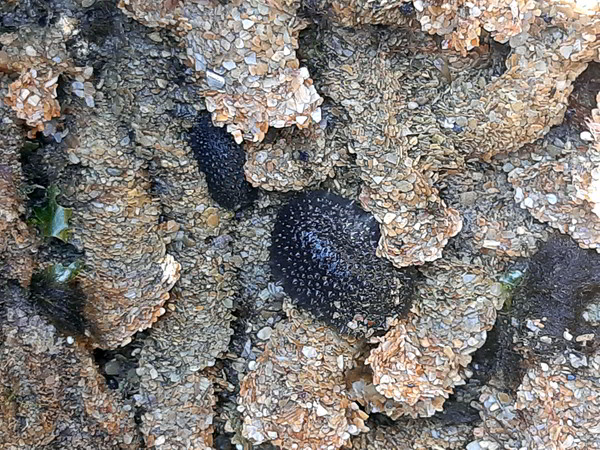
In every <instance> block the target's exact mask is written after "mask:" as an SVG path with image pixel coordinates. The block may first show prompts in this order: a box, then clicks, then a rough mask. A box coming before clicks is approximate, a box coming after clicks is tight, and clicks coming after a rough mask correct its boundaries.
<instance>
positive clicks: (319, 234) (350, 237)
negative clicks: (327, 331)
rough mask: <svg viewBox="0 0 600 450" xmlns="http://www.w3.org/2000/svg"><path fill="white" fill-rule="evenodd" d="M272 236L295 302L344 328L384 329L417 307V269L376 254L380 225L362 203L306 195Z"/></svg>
mask: <svg viewBox="0 0 600 450" xmlns="http://www.w3.org/2000/svg"><path fill="white" fill-rule="evenodd" d="M272 239H273V243H272V246H271V270H272V272H273V275H274V277H275V279H276V280H278V281H281V282H282V284H283V288H284V290H285V292H286V293H287V294H288V295H290V296H291V297H292V298H293V299H294V301H295V304H297V305H298V306H299V307H300V308H302V309H304V310H306V311H308V312H310V313H311V314H312V315H314V317H316V318H317V319H320V320H324V321H325V322H327V323H330V324H332V325H334V326H335V327H336V328H338V329H339V330H340V331H341V332H343V333H347V332H350V333H356V332H361V333H368V334H372V331H373V330H384V329H386V327H387V322H388V319H389V320H391V319H394V318H396V317H398V316H400V315H402V314H404V313H405V312H406V311H408V309H409V308H410V302H411V296H412V291H413V280H412V279H413V278H414V277H415V273H413V272H412V271H410V270H404V271H401V270H396V269H395V268H394V267H393V266H392V265H391V263H389V262H388V261H385V260H383V259H379V258H377V257H376V256H375V248H376V246H377V242H378V241H379V227H378V225H377V222H376V221H375V219H374V218H373V216H371V215H370V214H369V213H367V212H365V211H363V210H362V209H361V208H360V207H358V206H357V205H356V204H355V203H354V202H352V201H350V200H346V199H344V198H342V197H338V196H336V195H334V194H331V193H327V192H324V191H314V192H310V193H306V194H300V195H299V196H298V197H296V198H295V199H293V200H291V201H290V202H289V203H288V204H287V205H285V206H284V207H283V208H281V210H280V212H279V214H278V216H277V222H276V223H275V229H274V230H273V238H272ZM369 330H372V331H369Z"/></svg>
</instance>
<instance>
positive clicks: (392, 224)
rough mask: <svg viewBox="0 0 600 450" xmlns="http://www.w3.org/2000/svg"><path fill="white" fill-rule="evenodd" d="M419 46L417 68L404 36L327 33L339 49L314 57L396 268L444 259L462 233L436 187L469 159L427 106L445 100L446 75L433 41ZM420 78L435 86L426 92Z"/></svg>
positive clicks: (364, 198) (382, 247) (365, 201)
mask: <svg viewBox="0 0 600 450" xmlns="http://www.w3.org/2000/svg"><path fill="white" fill-rule="evenodd" d="M418 39H420V41H419V42H420V43H419V48H418V52H420V53H422V54H424V55H422V54H421V55H420V57H419V65H414V64H412V63H411V61H412V59H411V57H412V56H413V55H414V53H417V50H415V49H414V47H415V44H414V41H415V40H416V39H415V37H413V36H412V35H410V34H409V33H403V32H394V33H391V32H386V31H384V32H383V36H376V35H375V34H373V33H369V32H367V31H358V32H357V31H354V30H352V31H350V30H342V29H328V30H324V31H323V35H322V36H320V40H322V41H323V42H334V43H335V45H331V46H325V45H324V46H323V48H321V49H320V51H318V52H315V54H314V57H315V58H316V59H317V61H319V64H320V65H322V66H323V67H324V74H323V76H322V81H321V83H322V86H320V87H321V89H322V91H323V93H324V94H326V95H328V96H329V97H331V98H332V99H333V100H334V101H336V102H338V103H339V104H341V105H342V106H344V107H345V108H346V111H347V113H348V115H349V116H350V119H351V123H350V124H349V125H348V126H347V127H345V128H344V130H343V132H344V133H345V136H346V139H347V140H348V142H349V143H350V144H349V151H350V152H351V153H354V154H356V164H357V165H358V167H359V168H360V177H361V180H362V182H363V188H362V193H361V195H360V201H361V203H362V205H363V207H364V208H365V209H366V210H367V211H370V212H371V213H372V214H373V215H374V216H375V218H376V219H377V221H378V222H379V223H380V227H381V239H380V242H379V246H378V250H377V255H378V256H381V257H385V258H387V259H389V260H390V261H392V263H393V264H394V265H395V266H397V267H405V266H411V265H419V264H424V263H425V262H428V261H433V260H435V259H437V258H440V257H441V255H442V249H443V248H444V246H445V245H446V244H447V242H448V239H449V238H450V237H452V236H455V235H456V234H457V233H458V232H459V231H460V229H461V227H462V219H461V217H460V215H459V214H458V211H457V210H455V209H453V208H449V207H447V205H446V204H445V202H444V201H443V200H442V198H441V197H440V193H439V191H438V189H437V188H436V187H435V184H436V181H437V180H438V179H439V174H438V169H439V168H441V167H445V168H458V167H460V166H461V165H462V163H463V161H464V159H463V157H462V156H461V155H460V154H459V151H458V150H457V149H456V148H455V147H454V145H453V143H452V141H451V140H449V139H447V138H445V137H444V133H443V132H442V131H441V128H440V126H439V123H438V120H437V119H436V118H435V116H434V114H433V112H432V106H431V105H429V104H428V103H429V101H433V100H434V99H435V98H436V97H437V96H439V95H440V93H439V91H438V87H439V86H441V84H442V83H443V81H442V80H443V75H442V74H441V73H440V71H439V70H438V69H437V68H436V67H435V60H436V58H435V57H434V56H433V54H432V51H433V50H434V49H435V46H434V42H433V41H432V40H430V39H428V38H427V37H426V36H422V35H421V36H419V37H418ZM311 56H312V54H311ZM419 77H427V79H429V80H431V81H429V82H428V83H427V84H426V86H423V84H424V83H423V82H421V80H420V78H419ZM413 80H414V81H413ZM415 100H419V102H420V103H417V102H416V101H415Z"/></svg>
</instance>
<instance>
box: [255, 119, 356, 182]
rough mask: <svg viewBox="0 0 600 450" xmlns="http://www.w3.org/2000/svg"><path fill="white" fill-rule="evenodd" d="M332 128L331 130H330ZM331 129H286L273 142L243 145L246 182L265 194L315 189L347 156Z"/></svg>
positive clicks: (333, 172)
mask: <svg viewBox="0 0 600 450" xmlns="http://www.w3.org/2000/svg"><path fill="white" fill-rule="evenodd" d="M332 128H333V130H332ZM336 132H338V133H339V132H340V130H337V129H336V128H334V127H328V129H327V130H323V128H322V127H320V126H319V125H311V126H310V127H308V128H304V129H297V128H286V129H284V130H282V131H281V133H279V135H278V136H277V137H276V138H275V140H274V142H267V141H266V140H265V141H263V142H260V143H246V145H245V146H244V150H245V151H246V165H245V167H244V168H245V171H246V178H247V179H248V180H249V181H250V183H252V185H253V186H257V187H261V188H262V189H265V190H267V191H283V192H286V191H299V190H302V189H306V188H311V187H315V186H317V185H318V184H319V183H321V182H323V181H325V180H326V179H328V178H332V177H333V176H334V175H335V170H334V169H335V167H337V166H341V165H344V164H346V159H347V152H346V149H345V148H343V147H341V146H340V145H336V143H337V142H338V141H336V140H335V138H334V136H332V134H335V133H336Z"/></svg>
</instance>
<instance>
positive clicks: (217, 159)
mask: <svg viewBox="0 0 600 450" xmlns="http://www.w3.org/2000/svg"><path fill="white" fill-rule="evenodd" d="M190 138H191V139H190V145H191V147H192V150H193V152H194V156H195V158H196V160H197V161H198V167H199V169H200V170H201V171H202V172H204V175H205V176H206V183H207V185H208V191H209V192H210V195H211V197H212V199H213V200H214V201H216V202H217V203H218V204H219V205H221V206H222V207H224V208H227V209H230V210H233V211H235V210H238V209H240V208H244V207H246V206H248V205H250V204H251V203H252V202H253V201H254V200H255V199H256V197H257V192H256V190H255V189H254V188H253V187H252V186H251V185H250V183H248V181H246V176H245V174H244V163H245V162H246V156H245V153H244V150H243V149H242V148H241V147H240V146H239V145H237V144H236V143H235V141H234V140H233V137H232V136H231V135H230V134H229V133H228V132H227V131H226V130H225V129H224V128H219V127H215V126H213V124H212V122H211V119H210V115H209V114H202V115H201V116H200V117H199V119H198V120H197V122H196V124H195V125H194V127H193V128H192V130H191V132H190Z"/></svg>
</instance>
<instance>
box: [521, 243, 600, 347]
mask: <svg viewBox="0 0 600 450" xmlns="http://www.w3.org/2000/svg"><path fill="white" fill-rule="evenodd" d="M590 303H600V254H598V253H597V252H595V251H594V250H584V249H582V248H580V247H579V245H577V243H576V242H575V241H573V240H572V239H571V238H570V237H568V236H562V235H555V236H554V237H553V238H551V239H550V240H549V241H548V242H547V243H546V244H544V245H543V246H542V247H541V248H540V250H539V251H538V252H537V253H536V254H535V255H534V256H533V257H532V258H531V261H530V263H529V267H528V271H527V274H526V275H525V279H524V281H523V283H522V285H521V289H519V291H518V292H517V293H516V295H515V298H514V300H513V304H514V308H515V310H516V313H517V314H518V316H519V317H527V318H530V319H540V320H542V323H543V324H544V328H543V329H541V331H540V334H541V335H546V336H550V337H552V338H553V340H556V341H559V342H560V341H563V333H564V331H565V330H566V329H568V330H569V332H570V333H571V334H572V335H573V336H577V335H580V334H586V333H593V332H594V331H593V330H594V329H593V327H592V326H591V325H590V324H589V323H588V322H587V321H586V320H585V319H584V318H583V313H584V311H585V309H586V308H587V306H588V305H589V304H590Z"/></svg>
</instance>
